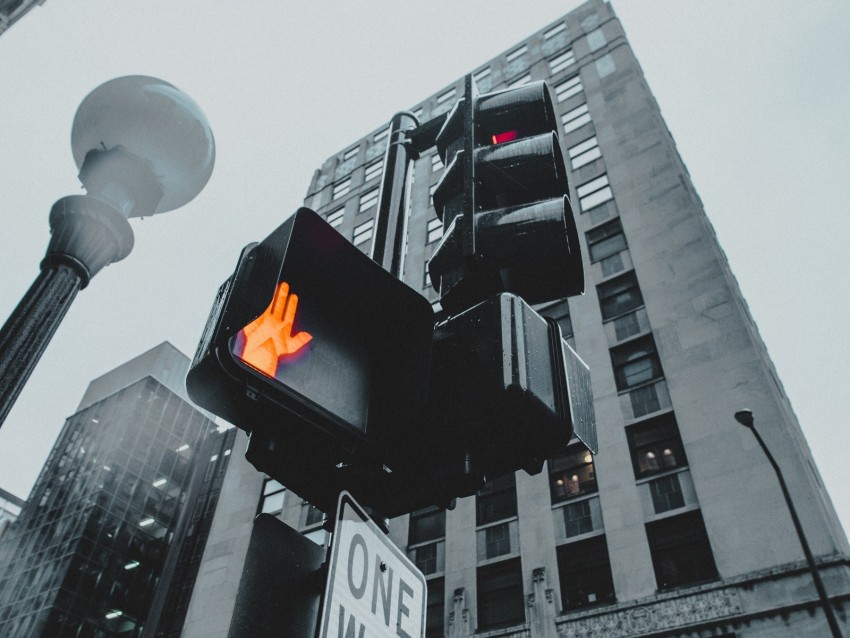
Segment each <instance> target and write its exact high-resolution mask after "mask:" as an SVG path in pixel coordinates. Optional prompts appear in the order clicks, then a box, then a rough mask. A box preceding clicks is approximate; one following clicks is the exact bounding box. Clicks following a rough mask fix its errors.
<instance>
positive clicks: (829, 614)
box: [735, 410, 843, 638]
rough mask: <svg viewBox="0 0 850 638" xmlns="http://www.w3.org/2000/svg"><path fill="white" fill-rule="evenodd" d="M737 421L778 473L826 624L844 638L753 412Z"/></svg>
mask: <svg viewBox="0 0 850 638" xmlns="http://www.w3.org/2000/svg"><path fill="white" fill-rule="evenodd" d="M735 420H736V421H737V422H738V423H740V424H741V425H743V426H744V427H746V428H747V429H749V430H750V432H752V433H753V436H755V437H756V441H758V444H759V445H760V446H761V449H762V451H763V452H764V455H765V456H766V457H767V460H768V461H769V462H770V464H771V466H773V471H774V472H775V473H776V478H777V479H778V480H779V487H780V488H782V495H783V496H784V497H785V504H786V505H787V506H788V512H789V513H790V514H791V520H792V521H793V522H794V529H796V530H797V537H798V538H799V539H800V545H802V546H803V554H805V556H806V562H807V563H808V564H809V571H811V573H812V580H813V581H814V582H815V589H816V590H817V592H818V597H819V598H820V603H821V606H822V607H823V612H824V614H826V622H827V624H828V625H829V629H830V631H831V632H832V635H833V638H842V635H843V634H842V633H841V628H840V627H839V626H838V619H837V618H836V617H835V611H834V610H833V609H832V605H831V604H830V603H829V597H828V596H827V594H826V588H825V587H824V585H823V580H822V579H821V577H820V572H819V571H818V567H817V564H816V563H815V558H814V556H813V555H812V550H811V548H810V547H809V542H808V540H806V534H805V533H804V532H803V526H802V524H801V523H800V518H799V516H797V510H796V508H795V507H794V502H793V501H792V500H791V494H790V492H788V486H787V485H786V484H785V478H784V477H783V476H782V470H780V469H779V464H778V463H777V462H776V459H775V458H773V454H771V453H770V450H769V449H767V445H765V442H764V439H762V438H761V435H760V434H759V433H758V430H756V426H755V419H754V418H753V412H752V410H738V411H737V412H735Z"/></svg>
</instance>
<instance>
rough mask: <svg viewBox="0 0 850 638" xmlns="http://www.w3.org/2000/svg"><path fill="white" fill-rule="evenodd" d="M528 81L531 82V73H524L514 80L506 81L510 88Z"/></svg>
mask: <svg viewBox="0 0 850 638" xmlns="http://www.w3.org/2000/svg"><path fill="white" fill-rule="evenodd" d="M529 82H531V74H530V73H526V74H525V75H523V76H520V77H518V78H517V79H516V80H511V81H510V82H508V88H509V89H512V88H514V87H515V86H522V85H523V84H528V83H529Z"/></svg>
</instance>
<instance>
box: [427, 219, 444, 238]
mask: <svg viewBox="0 0 850 638" xmlns="http://www.w3.org/2000/svg"><path fill="white" fill-rule="evenodd" d="M427 228H428V238H427V239H426V241H425V243H426V244H430V243H431V242H432V241H437V240H438V239H440V237H442V236H443V222H441V221H440V220H439V219H437V218H436V217H435V218H434V219H429V220H428V224H427Z"/></svg>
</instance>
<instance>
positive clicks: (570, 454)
mask: <svg viewBox="0 0 850 638" xmlns="http://www.w3.org/2000/svg"><path fill="white" fill-rule="evenodd" d="M470 71H471V72H472V73H473V75H474V77H475V80H476V82H477V84H478V87H479V89H480V90H481V91H482V92H486V91H491V90H498V89H502V88H506V87H513V86H518V85H521V84H523V83H526V82H530V81H537V80H546V81H547V82H548V83H549V84H550V86H551V87H552V89H553V94H554V99H555V101H556V109H557V111H558V115H559V117H560V122H561V124H560V126H561V143H562V145H563V149H564V151H565V154H566V156H567V158H568V163H569V169H570V182H571V186H570V192H571V200H572V204H573V207H574V209H575V211H576V217H577V222H578V226H579V231H580V235H581V243H582V250H583V252H584V259H585V270H586V276H587V291H586V294H584V295H583V296H581V297H576V298H571V299H569V300H568V301H567V300H563V301H559V302H557V303H551V304H546V305H544V306H542V307H539V311H540V312H541V313H543V314H546V315H548V316H551V317H553V318H555V319H557V321H558V322H559V323H560V325H561V327H562V329H563V331H564V334H565V335H567V336H568V340H569V342H570V344H571V345H572V346H573V348H574V349H575V350H576V351H577V352H578V354H579V355H580V356H581V357H582V358H583V359H584V360H585V361H586V362H587V363H588V365H589V367H590V370H591V376H592V382H593V394H594V406H595V411H596V417H597V426H598V437H599V445H600V449H599V453H598V455H597V456H596V457H592V456H591V455H590V454H589V453H588V452H587V451H586V450H585V449H583V448H582V447H580V446H575V447H570V448H569V449H567V450H566V451H565V452H563V453H561V454H558V455H557V456H555V457H554V458H551V459H550V460H549V461H548V462H547V464H546V465H545V467H544V470H543V472H541V473H539V474H537V475H534V476H531V475H528V474H526V473H524V472H518V473H516V474H515V475H510V476H505V477H503V478H499V479H496V480H494V481H491V482H489V483H487V484H486V486H485V487H484V488H483V489H482V490H481V491H480V493H479V494H478V495H477V496H474V497H469V498H464V499H460V500H459V501H458V503H457V506H456V508H455V509H453V510H451V511H448V512H447V511H442V510H439V509H436V508H434V509H427V510H422V511H417V512H414V513H412V514H411V515H410V516H403V517H399V518H397V519H394V520H392V521H391V524H390V536H391V537H392V538H393V539H394V540H395V542H396V543H397V544H398V545H399V546H401V547H404V548H406V550H407V552H408V554H409V555H410V556H411V558H412V559H413V560H414V561H415V562H416V563H417V564H418V565H419V567H420V569H421V570H422V571H423V572H424V573H425V574H426V577H427V579H428V587H429V597H428V621H427V627H428V630H427V635H428V636H429V638H430V637H442V636H449V637H451V638H461V637H464V636H471V635H476V636H479V635H480V636H500V637H505V638H507V637H510V638H520V637H523V638H525V637H529V636H530V637H531V638H540V637H543V636H547V637H552V636H554V635H559V636H562V637H565V638H566V637H572V636H605V637H615V638H617V637H631V636H662V635H663V636H697V635H699V636H724V637H727V638H728V637H732V636H738V637H740V638H743V637H755V636H777V637H778V636H788V637H792V636H794V637H797V636H825V635H829V629H828V627H827V623H826V620H825V614H824V612H823V610H822V609H821V607H820V605H819V601H818V595H817V593H816V590H815V587H814V586H813V581H812V578H811V575H810V573H809V572H808V571H807V568H806V563H805V561H804V554H803V551H802V549H801V546H800V543H799V541H798V539H797V536H796V534H795V530H794V526H793V524H792V520H791V517H790V515H789V512H788V509H787V508H786V505H785V502H784V500H783V497H782V493H781V491H780V488H779V485H778V483H777V480H776V476H775V475H774V473H773V471H772V469H771V466H770V465H769V463H768V461H767V460H766V458H765V457H764V455H763V454H762V452H761V450H760V449H759V448H758V446H757V444H756V442H755V440H754V439H753V437H752V434H751V433H750V432H749V431H747V430H746V429H744V428H742V427H741V426H739V425H738V424H737V423H736V422H735V421H734V419H733V413H734V412H735V411H736V409H738V408H740V407H749V408H751V409H752V410H753V411H754V412H755V414H756V415H757V423H758V424H759V425H760V426H761V427H760V432H762V434H763V436H764V438H765V439H766V440H767V443H768V445H769V446H770V447H771V449H772V451H773V453H774V455H775V456H776V457H777V459H778V462H779V464H780V465H781V467H782V468H783V472H784V475H785V476H786V477H787V478H788V480H789V483H790V485H789V487H790V491H791V495H792V497H793V499H794V502H795V504H796V507H797V510H798V512H799V513H800V517H801V519H802V521H803V526H804V528H805V533H806V535H807V537H808V540H809V542H810V544H811V546H812V548H813V553H814V554H815V557H816V560H817V562H818V564H819V569H820V572H821V574H822V575H823V579H824V581H825V583H826V588H827V590H828V593H829V595H830V596H831V604H832V605H833V607H834V608H835V609H836V610H838V613H839V617H840V618H844V620H842V622H844V623H845V631H848V632H850V624H847V620H846V616H845V614H846V612H847V609H848V599H850V547H848V542H847V537H846V535H845V533H844V531H843V530H842V528H841V525H840V523H839V521H838V519H837V516H836V514H835V512H834V510H833V507H832V505H831V502H830V499H829V496H828V495H827V493H826V491H825V489H824V486H823V484H822V482H821V479H820V476H819V475H818V471H817V468H816V467H815V464H814V462H813V460H812V456H811V453H810V451H809V448H808V446H807V444H806V441H805V439H804V437H803V434H802V431H801V429H800V426H799V423H798V422H797V419H796V417H795V415H794V413H793V411H792V409H791V406H790V403H789V401H788V399H787V397H786V396H785V393H784V391H783V388H782V385H781V383H780V381H779V379H778V377H777V375H776V372H775V370H774V367H773V364H772V363H771V361H770V358H769V357H768V354H767V351H766V349H765V346H764V344H763V342H762V340H761V338H760V336H759V333H758V330H757V328H756V326H755V324H754V323H753V320H752V318H751V317H750V314H749V312H748V309H747V305H746V302H745V301H744V299H743V298H742V296H741V293H740V290H739V288H738V285H737V283H736V281H735V278H734V276H733V274H732V272H731V271H730V268H729V265H728V263H727V261H726V258H725V256H724V253H723V251H722V249H721V247H720V246H719V244H718V242H717V239H716V237H715V234H714V231H713V229H712V226H711V224H710V222H709V220H708V218H707V216H706V213H705V211H704V209H703V206H702V203H701V201H700V199H699V197H698V195H697V193H696V190H695V188H694V185H693V184H692V183H691V179H690V176H689V174H688V171H687V169H686V168H685V165H684V163H683V162H682V159H681V157H680V156H679V154H678V152H677V149H676V145H675V143H674V141H673V139H672V137H671V135H670V133H669V131H668V130H667V127H666V126H665V123H664V120H663V119H662V117H661V113H660V111H659V107H658V105H657V104H656V102H655V99H654V98H653V96H652V93H651V92H650V90H649V87H648V85H647V83H646V80H645V79H644V76H643V73H642V71H641V68H640V66H639V64H638V62H637V60H636V58H635V56H634V53H633V52H632V49H631V47H630V46H629V43H628V41H627V39H626V36H625V33H624V31H623V28H622V25H621V24H620V22H619V20H618V19H617V17H616V15H615V14H614V11H613V9H612V7H611V6H610V4H608V3H607V2H604V1H603V0H590V1H589V2H586V3H585V4H583V5H581V6H580V7H578V8H577V9H575V10H574V11H572V12H570V13H569V14H567V15H566V16H564V18H562V19H560V20H558V21H557V22H555V23H552V24H549V25H546V27H545V28H543V29H542V30H540V31H539V32H537V33H535V34H533V35H531V36H530V37H529V38H527V39H526V40H525V41H523V42H520V43H517V44H516V45H515V46H513V47H511V48H510V49H508V50H507V51H505V53H504V54H502V55H500V56H498V57H497V58H494V59H493V60H490V61H489V62H486V63H484V64H482V65H481V66H480V67H478V68H476V69H471V70H470ZM462 94H463V80H462V79H458V80H456V81H455V82H453V83H452V84H450V85H448V86H446V87H445V88H444V89H443V90H441V91H439V92H438V93H436V94H435V95H433V96H431V97H429V98H427V99H425V100H423V101H422V102H421V103H420V104H418V105H415V106H414V107H413V108H411V111H413V112H414V113H415V114H417V116H418V117H419V118H420V120H421V121H423V122H424V121H428V120H431V119H432V118H434V117H436V116H437V115H439V114H441V113H445V112H446V111H448V110H449V109H451V107H452V106H453V104H454V103H455V101H456V100H457V99H458V98H459V97H461V96H462ZM387 132H388V131H387V126H386V124H385V125H382V126H381V127H379V128H377V129H376V130H375V131H373V132H371V133H370V134H368V135H366V136H365V137H363V138H362V139H359V140H355V141H352V143H351V144H350V145H348V146H347V147H345V148H343V149H341V150H340V152H339V153H338V154H336V155H334V156H333V157H330V158H328V160H327V161H326V162H325V163H324V164H323V165H322V167H321V168H320V169H319V170H317V171H316V173H315V176H314V178H313V180H312V183H311V185H310V188H309V191H308V193H307V196H306V198H305V205H307V206H308V207H310V208H312V209H314V210H316V211H317V212H319V213H320V214H321V215H323V216H324V217H325V218H326V219H327V221H328V222H329V223H330V224H332V225H333V226H335V227H336V228H337V230H338V231H339V232H340V233H342V234H343V235H345V236H346V237H348V238H350V240H351V241H352V242H353V243H354V244H355V245H357V246H359V247H361V248H362V249H363V250H364V251H367V252H368V250H369V248H370V245H371V240H372V234H373V226H374V214H375V211H376V204H377V200H378V194H379V190H378V189H379V182H380V176H381V172H382V170H383V166H382V161H383V157H384V151H385V148H386V143H387ZM443 170H444V166H443V162H442V161H441V159H440V157H439V156H438V155H437V153H436V150H433V151H431V152H427V153H424V154H422V156H421V157H420V158H419V159H417V160H416V161H415V164H414V169H413V185H412V190H411V194H410V207H409V208H410V220H409V234H408V250H407V260H406V263H405V269H404V280H405V281H406V283H408V284H409V285H410V286H411V287H413V288H415V289H417V290H419V291H421V293H422V294H423V295H424V296H426V297H427V298H428V299H430V300H431V301H432V302H435V303H436V302H437V301H438V298H437V295H436V293H435V292H434V290H433V289H432V288H431V286H430V282H429V280H428V274H427V268H426V264H427V262H428V259H429V257H430V256H431V254H432V252H433V249H434V247H435V246H436V245H437V243H438V240H439V239H440V237H441V236H442V232H443V227H442V224H441V223H440V220H439V219H438V218H437V215H436V212H435V210H434V207H433V202H432V199H431V197H432V195H433V193H434V189H435V186H436V184H437V182H438V180H439V179H440V175H441V174H442V171H443ZM522 426H523V424H522V423H517V428H518V430H521V428H522ZM239 436H242V435H239ZM228 474H229V475H228V477H227V479H226V480H225V485H224V486H223V489H222V499H221V505H220V508H219V512H218V513H217V514H216V517H215V520H214V522H213V527H212V530H211V533H210V539H209V544H208V551H209V557H205V559H204V562H203V563H202V565H201V568H200V573H199V577H198V581H197V586H196V590H195V593H194V594H193V599H192V603H191V604H190V608H189V615H188V618H187V624H186V634H185V635H186V636H187V638H193V637H195V636H198V637H200V636H203V637H205V638H210V637H216V636H225V635H227V627H228V625H229V617H230V614H232V610H233V600H234V598H235V593H236V589H237V587H238V583H239V579H240V575H241V565H242V561H243V560H244V556H245V553H246V549H247V543H248V536H249V534H250V529H251V519H252V518H253V516H254V515H255V514H256V513H257V512H259V511H271V512H280V518H281V519H282V520H284V521H285V522H287V523H289V524H290V525H292V526H294V527H295V528H297V529H300V530H302V531H304V532H305V533H309V534H311V535H313V537H314V538H315V540H317V541H319V542H323V540H324V531H323V530H322V529H321V519H322V516H321V513H318V512H316V511H315V510H314V508H311V507H310V506H309V505H308V504H306V503H303V502H302V501H301V499H299V498H297V497H295V496H294V495H291V494H287V493H286V491H285V489H284V488H283V486H281V485H279V484H277V483H276V482H274V481H271V480H268V479H264V478H263V477H262V476H261V475H259V474H257V473H256V472H255V471H254V470H253V468H252V467H251V466H250V465H248V464H247V462H246V461H245V460H244V458H241V455H240V456H239V458H237V459H234V461H233V463H232V464H231V468H230V471H229V473H228ZM556 632H557V633H556Z"/></svg>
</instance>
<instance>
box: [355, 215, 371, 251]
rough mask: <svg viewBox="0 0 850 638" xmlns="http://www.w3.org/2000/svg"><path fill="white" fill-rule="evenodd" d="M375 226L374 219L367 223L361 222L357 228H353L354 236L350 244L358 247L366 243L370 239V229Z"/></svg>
mask: <svg viewBox="0 0 850 638" xmlns="http://www.w3.org/2000/svg"><path fill="white" fill-rule="evenodd" d="M374 224H375V220H374V219H370V220H368V221H365V222H363V223H362V224H360V225H359V226H355V227H354V235H353V236H352V242H353V243H354V245H355V246H359V245H360V244H363V243H366V242H367V241H369V240H370V239H372V228H373V226H374Z"/></svg>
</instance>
